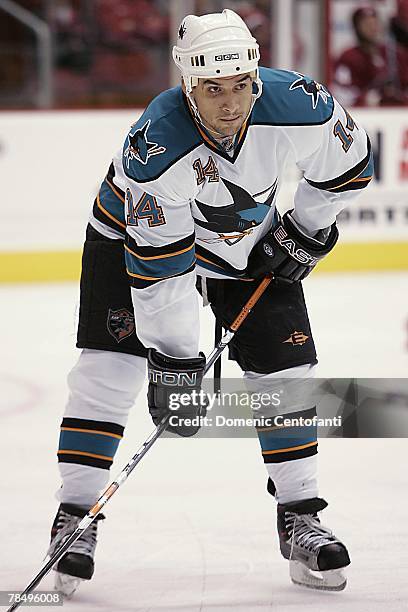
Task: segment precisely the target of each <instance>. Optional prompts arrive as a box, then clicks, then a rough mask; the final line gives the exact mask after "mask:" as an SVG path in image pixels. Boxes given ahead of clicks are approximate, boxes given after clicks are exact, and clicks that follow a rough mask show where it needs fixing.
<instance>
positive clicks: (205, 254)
mask: <svg viewBox="0 0 408 612" xmlns="http://www.w3.org/2000/svg"><path fill="white" fill-rule="evenodd" d="M195 251H196V256H197V259H198V260H199V261H200V259H202V260H203V261H208V262H209V263H211V264H213V265H214V266H216V267H217V268H220V274H229V275H230V276H235V277H237V278H240V277H245V276H246V273H245V270H239V269H238V268H234V266H231V264H229V263H228V262H226V261H225V259H222V257H219V256H218V255H215V254H214V253H211V252H210V251H207V249H204V248H203V247H202V246H201V245H199V244H196V247H195ZM199 261H198V263H199ZM247 278H248V277H247Z"/></svg>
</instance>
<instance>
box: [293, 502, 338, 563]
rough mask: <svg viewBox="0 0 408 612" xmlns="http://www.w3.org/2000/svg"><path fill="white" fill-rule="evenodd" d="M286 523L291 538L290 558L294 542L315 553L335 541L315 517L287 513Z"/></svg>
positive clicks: (331, 534) (328, 530) (329, 531)
mask: <svg viewBox="0 0 408 612" xmlns="http://www.w3.org/2000/svg"><path fill="white" fill-rule="evenodd" d="M286 521H287V529H288V532H289V534H290V537H291V538H292V544H291V556H292V552H293V547H294V545H295V540H296V544H297V545H298V546H300V547H302V548H305V549H307V550H309V551H311V552H316V550H317V549H319V548H321V547H322V546H324V545H325V544H332V543H333V542H335V541H336V539H335V537H334V536H333V533H332V531H331V530H330V529H328V528H327V527H324V526H323V525H322V524H321V523H320V521H319V519H318V518H317V516H313V515H311V514H294V513H292V512H287V513H286Z"/></svg>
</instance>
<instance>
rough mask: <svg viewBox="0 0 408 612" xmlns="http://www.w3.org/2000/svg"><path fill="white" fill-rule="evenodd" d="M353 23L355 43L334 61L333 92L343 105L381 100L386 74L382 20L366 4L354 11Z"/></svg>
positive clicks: (374, 102)
mask: <svg viewBox="0 0 408 612" xmlns="http://www.w3.org/2000/svg"><path fill="white" fill-rule="evenodd" d="M352 23H353V28H354V32H355V35H356V38H357V45H356V46H354V47H351V48H350V49H346V50H345V51H343V53H342V54H341V55H340V57H339V58H338V59H337V61H336V62H335V72H334V81H335V82H334V87H333V90H334V93H335V95H336V97H338V99H339V100H340V101H341V102H343V103H344V104H346V105H353V106H364V105H368V106H374V105H378V104H381V103H382V100H383V95H384V86H385V84H386V82H387V80H388V78H389V77H388V65H387V49H386V46H385V44H384V42H383V27H382V24H381V22H380V20H379V17H378V15H377V13H376V11H375V9H374V8H373V7H369V6H366V7H360V8H358V9H357V10H356V11H354V13H353V16H352Z"/></svg>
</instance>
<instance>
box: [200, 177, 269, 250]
mask: <svg viewBox="0 0 408 612" xmlns="http://www.w3.org/2000/svg"><path fill="white" fill-rule="evenodd" d="M221 181H222V182H223V183H224V185H225V186H226V188H227V189H228V191H229V192H230V194H231V196H232V199H233V203H232V204H228V205H227V206H210V205H209V204H204V202H199V201H198V200H196V201H195V203H196V205H197V207H198V209H199V211H200V212H201V214H202V215H203V217H205V219H206V221H202V220H201V219H197V217H194V221H195V223H196V225H199V226H200V227H203V228H205V229H207V230H210V231H211V232H214V233H216V234H218V238H197V240H199V241H200V242H205V243H207V244H215V243H219V242H224V243H225V244H227V245H228V246H232V245H233V244H236V243H237V242H239V241H240V240H242V239H243V238H244V237H245V236H249V235H250V234H252V232H253V230H254V228H255V227H257V226H258V225H260V224H261V223H262V221H263V220H264V219H265V217H266V215H267V214H268V212H269V211H270V210H271V205H272V203H273V201H274V199H275V194H276V190H277V181H275V182H274V183H273V185H271V186H270V187H268V188H267V189H264V190H263V191H261V192H260V193H256V194H255V195H254V196H251V194H249V193H248V192H247V191H245V189H243V188H242V187H239V186H238V185H235V184H234V183H230V181H227V179H223V178H221ZM267 192H269V193H268V196H267V198H266V200H265V201H264V202H257V201H256V200H255V198H256V197H260V196H263V195H264V194H266V193H267Z"/></svg>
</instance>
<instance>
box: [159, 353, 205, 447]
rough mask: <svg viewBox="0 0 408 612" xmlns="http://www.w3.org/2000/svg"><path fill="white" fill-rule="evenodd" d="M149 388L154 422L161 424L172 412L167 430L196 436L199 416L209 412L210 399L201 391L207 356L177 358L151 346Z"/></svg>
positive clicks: (186, 435)
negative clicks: (207, 399)
mask: <svg viewBox="0 0 408 612" xmlns="http://www.w3.org/2000/svg"><path fill="white" fill-rule="evenodd" d="M147 367H148V378H149V388H148V392H147V403H148V405H149V412H150V415H151V417H152V419H153V423H154V424H155V425H158V424H159V422H160V421H161V420H162V419H163V417H164V416H166V415H167V414H169V413H170V414H171V418H170V423H169V425H168V426H167V431H172V432H173V433H176V434H178V435H179V436H184V437H188V436H194V434H196V433H197V431H198V430H199V429H200V417H205V415H206V414H207V403H208V402H207V401H206V399H205V395H204V392H202V393H200V391H201V381H202V379H203V376H204V367H205V356H204V355H203V353H200V355H199V357H195V358H192V359H178V358H176V357H169V356H168V355H163V354H162V353H159V352H158V351H156V350H155V349H149V352H148V355H147Z"/></svg>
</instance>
